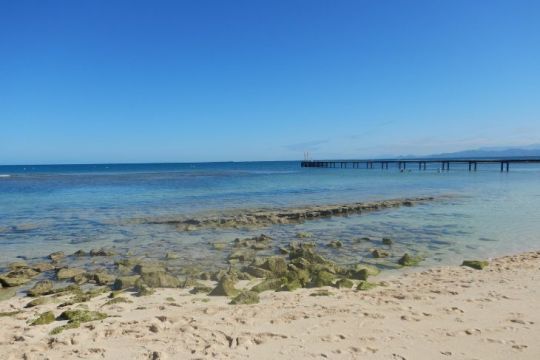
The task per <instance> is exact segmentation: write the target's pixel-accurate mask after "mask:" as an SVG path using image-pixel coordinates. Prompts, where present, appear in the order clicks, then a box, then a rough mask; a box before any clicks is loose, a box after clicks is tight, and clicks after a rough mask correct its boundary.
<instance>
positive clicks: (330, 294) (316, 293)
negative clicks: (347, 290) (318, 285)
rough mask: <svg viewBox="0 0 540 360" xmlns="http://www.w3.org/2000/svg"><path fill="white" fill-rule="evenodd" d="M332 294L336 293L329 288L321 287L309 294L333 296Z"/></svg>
mask: <svg viewBox="0 0 540 360" xmlns="http://www.w3.org/2000/svg"><path fill="white" fill-rule="evenodd" d="M332 295H334V293H331V292H330V291H328V290H327V289H320V290H317V291H315V292H312V293H311V294H309V296H332Z"/></svg>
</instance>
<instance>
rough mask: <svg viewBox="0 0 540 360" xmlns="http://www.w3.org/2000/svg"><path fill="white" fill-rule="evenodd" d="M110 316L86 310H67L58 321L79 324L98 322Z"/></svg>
mask: <svg viewBox="0 0 540 360" xmlns="http://www.w3.org/2000/svg"><path fill="white" fill-rule="evenodd" d="M107 317H108V315H107V314H104V313H101V312H97V311H90V310H85V309H77V310H66V311H64V312H63V313H62V314H60V316H59V317H58V320H67V321H68V322H78V323H84V322H89V321H96V320H103V319H105V318H107Z"/></svg>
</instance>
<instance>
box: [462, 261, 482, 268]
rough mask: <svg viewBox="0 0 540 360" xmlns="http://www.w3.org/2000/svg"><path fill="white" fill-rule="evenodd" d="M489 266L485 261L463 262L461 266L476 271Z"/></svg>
mask: <svg viewBox="0 0 540 360" xmlns="http://www.w3.org/2000/svg"><path fill="white" fill-rule="evenodd" d="M488 265H489V262H487V261H485V260H463V263H462V264H461V266H467V267H470V268H473V269H476V270H482V269H484V268H485V267H486V266H488Z"/></svg>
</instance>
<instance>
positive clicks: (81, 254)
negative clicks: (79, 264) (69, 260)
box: [73, 250, 88, 257]
mask: <svg viewBox="0 0 540 360" xmlns="http://www.w3.org/2000/svg"><path fill="white" fill-rule="evenodd" d="M86 255H88V254H87V253H86V251H84V250H77V251H75V252H74V253H73V256H76V257H83V256H86Z"/></svg>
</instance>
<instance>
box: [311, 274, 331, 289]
mask: <svg viewBox="0 0 540 360" xmlns="http://www.w3.org/2000/svg"><path fill="white" fill-rule="evenodd" d="M335 280H336V276H335V275H334V274H332V273H330V272H328V271H325V270H323V271H319V272H317V273H316V274H315V275H312V277H311V282H310V286H311V287H322V286H332V285H333V284H334V281H335Z"/></svg>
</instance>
